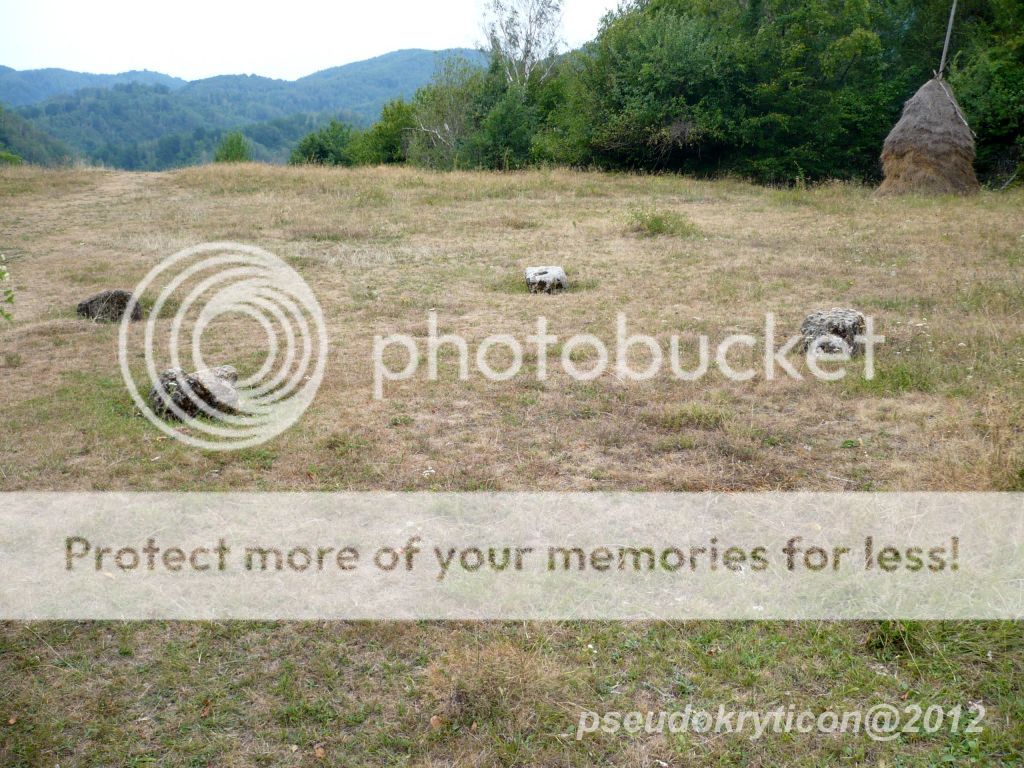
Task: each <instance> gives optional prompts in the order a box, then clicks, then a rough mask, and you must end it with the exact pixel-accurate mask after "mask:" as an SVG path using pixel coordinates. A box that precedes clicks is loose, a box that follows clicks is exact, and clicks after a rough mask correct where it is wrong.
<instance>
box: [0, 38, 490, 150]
mask: <svg viewBox="0 0 1024 768" xmlns="http://www.w3.org/2000/svg"><path fill="white" fill-rule="evenodd" d="M452 56H463V57H465V58H467V59H469V60H471V61H475V62H479V63H480V64H481V65H482V64H483V62H484V57H483V54H481V53H480V52H479V51H475V50H471V49H465V48H456V49H449V50H445V51H425V50H419V49H412V50H404V51H395V52H393V53H388V54H385V55H383V56H378V57H376V58H373V59H368V60H366V61H359V62H355V63H352V64H346V65H344V66H341V67H334V68H332V69H325V70H323V71H321V72H316V73H314V74H312V75H308V76H307V77H303V78H300V79H298V80H275V79H273V78H268V77H259V76H256V75H221V76H218V77H211V78H206V79H204V80H195V81H193V82H190V83H186V84H184V85H177V84H176V85H175V87H173V88H172V87H171V86H169V85H166V84H139V83H119V84H113V85H112V86H105V87H102V88H85V89H79V90H77V91H74V92H72V93H67V94H63V95H59V96H54V97H52V98H49V99H47V100H45V101H42V102H39V103H35V104H30V105H26V106H22V107H21V108H20V109H19V110H18V112H19V114H21V115H22V116H23V117H25V118H26V119H27V120H30V121H31V122H32V123H34V124H35V125H37V126H39V127H40V128H42V129H43V130H45V131H47V132H48V133H50V134H52V135H53V136H56V137H57V138H58V139H61V140H62V141H65V142H66V143H67V144H69V145H70V146H71V147H73V148H74V149H76V150H78V151H79V152H80V153H81V154H83V155H84V156H86V157H88V158H90V159H92V160H95V161H98V162H102V163H105V164H108V165H113V166H116V167H121V168H128V169H145V170H159V169H163V168H170V167H175V166H179V165H188V164H191V163H196V162H202V161H204V160H206V159H209V156H210V155H211V154H212V147H213V146H214V145H215V141H216V139H217V138H219V136H220V135H222V134H223V132H225V131H227V130H234V129H241V130H242V131H243V133H246V134H247V135H250V134H251V136H250V138H251V140H252V141H253V142H254V143H255V144H256V146H254V149H255V155H256V157H257V158H258V159H265V160H271V161H283V160H284V159H286V158H287V155H288V151H289V150H290V148H291V146H292V145H294V143H295V142H296V141H298V139H299V138H301V136H302V135H304V134H305V132H308V130H311V129H312V128H315V127H317V126H318V125H321V124H323V123H325V122H327V121H328V120H329V119H331V118H332V117H337V118H338V119H341V120H343V121H345V122H349V123H352V124H354V125H357V126H363V125H368V124H370V123H371V122H373V121H374V120H375V119H376V118H377V116H378V115H379V114H380V109H381V107H383V106H384V104H385V103H386V102H388V101H389V100H391V99H395V98H398V97H406V98H408V97H410V96H412V94H413V93H415V91H416V89H417V88H419V87H421V86H423V85H425V84H426V83H427V82H428V81H429V80H430V78H431V77H432V75H433V74H434V72H435V71H436V69H437V67H438V64H439V62H440V61H442V60H443V59H445V58H448V57H452ZM5 74H9V73H2V72H0V79H2V78H3V76H4V75H5ZM18 74H27V73H18ZM299 130H301V131H302V133H299V134H298V135H296V132H297V131H299ZM257 137H258V138H257ZM264 142H266V143H264Z"/></svg>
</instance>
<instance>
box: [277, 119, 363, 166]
mask: <svg viewBox="0 0 1024 768" xmlns="http://www.w3.org/2000/svg"><path fill="white" fill-rule="evenodd" d="M352 139H353V133H352V128H351V127H350V126H348V125H345V124H344V123H341V122H339V121H337V120H331V122H330V124H329V125H326V126H324V127H323V128H321V129H320V130H318V131H313V133H310V134H308V135H307V136H304V137H303V138H302V140H301V141H300V142H299V143H298V145H296V147H295V149H293V150H292V154H291V157H290V158H289V159H288V162H289V163H291V164H292V165H307V164H313V165H352V164H353V163H354V160H353V157H352V146H351V145H352Z"/></svg>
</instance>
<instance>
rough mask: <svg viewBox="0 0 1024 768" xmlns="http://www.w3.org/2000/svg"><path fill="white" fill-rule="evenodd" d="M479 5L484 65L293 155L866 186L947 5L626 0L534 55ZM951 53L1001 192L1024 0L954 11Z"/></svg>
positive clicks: (1016, 128) (1017, 115)
mask: <svg viewBox="0 0 1024 768" xmlns="http://www.w3.org/2000/svg"><path fill="white" fill-rule="evenodd" d="M547 4H548V5H549V6H550V7H551V8H552V9H553V10H555V11H557V10H558V7H559V5H560V3H558V2H557V0H548V3H547ZM491 7H492V8H493V9H494V10H495V11H496V12H497V13H499V14H501V13H504V14H505V17H504V18H498V19H497V21H496V22H492V27H491V29H492V33H491V58H490V66H489V68H487V69H480V68H477V67H474V66H470V65H469V64H460V63H458V62H448V64H447V65H446V66H445V67H444V68H442V70H441V71H440V72H439V73H438V74H437V75H436V76H435V78H434V80H433V81H432V82H431V83H430V84H429V85H428V86H426V87H424V88H422V89H420V90H419V91H418V92H417V93H416V94H415V96H414V97H413V98H412V99H411V100H410V101H408V102H406V101H399V102H395V103H392V104H391V105H389V107H388V108H387V109H385V111H384V113H383V115H382V118H381V120H380V121H379V122H378V123H377V124H375V125H374V126H373V127H372V128H371V129H369V130H368V131H364V132H359V131H339V130H337V129H331V128H328V129H325V130H323V131H321V132H319V133H317V134H314V135H313V136H311V137H307V138H306V139H304V140H303V142H302V143H301V144H300V145H299V146H298V147H297V148H296V152H294V153H293V156H292V161H293V162H324V161H325V160H324V158H335V160H329V161H336V162H346V163H359V162H370V163H373V162H409V163H415V164H420V165H425V166H430V167H436V168H454V167H459V168H497V169H511V168H520V167H523V166H526V165H530V164H537V163H554V164H569V165H575V166H593V167H599V168H608V169H642V170H649V171H661V170H672V171H684V172H688V173H695V174H721V173H734V174H739V175H742V176H745V177H750V178H754V179H758V180H761V181H766V182H794V181H799V180H802V179H807V180H814V179H823V178H839V179H854V178H855V179H867V180H872V179H875V178H877V176H878V174H879V170H880V169H879V162H878V157H879V152H880V149H881V146H882V142H883V140H884V139H885V136H886V134H887V132H888V131H889V130H890V129H891V127H892V126H893V124H894V123H895V121H896V120H897V119H898V118H899V114H900V109H901V106H902V104H903V102H904V101H905V100H906V99H907V98H909V97H910V96H911V95H912V94H913V93H914V92H915V91H916V90H917V88H918V87H920V86H921V85H922V84H923V83H924V82H925V81H926V80H928V79H929V78H930V77H932V76H933V73H934V71H935V70H936V69H938V66H939V57H940V52H941V50H942V43H943V38H944V36H945V31H946V23H947V19H948V15H949V7H950V4H949V1H948V0H634V2H631V3H627V4H625V5H623V6H621V7H620V8H619V10H618V11H617V12H615V13H612V14H610V15H609V16H607V17H606V18H605V19H604V21H603V23H602V26H601V29H600V31H599V34H598V35H597V37H596V39H595V40H594V41H593V42H591V43H589V44H588V45H586V46H584V47H583V48H582V49H581V50H578V51H574V52H571V53H569V54H567V55H563V56H557V57H555V56H548V58H547V59H545V60H541V59H539V58H538V55H537V52H538V50H541V49H542V48H543V46H538V45H537V44H536V43H537V41H536V40H531V39H530V37H529V35H530V34H531V31H530V29H528V28H527V26H526V25H525V24H524V23H523V19H522V17H516V16H515V15H514V13H513V14H511V15H510V11H509V9H510V8H512V9H513V10H514V8H515V3H514V2H513V3H507V2H502V1H501V0H495V1H494V2H492V5H491ZM952 50H953V52H954V55H953V56H952V60H951V66H950V68H949V71H948V72H947V79H948V80H949V82H950V83H951V85H952V86H953V89H954V90H955V92H956V93H957V95H958V98H959V100H960V103H961V104H962V106H963V109H964V111H965V113H966V115H967V118H968V120H969V122H970V124H971V127H972V128H973V130H974V132H975V133H976V136H977V150H978V160H977V167H978V171H979V173H980V175H981V176H982V177H983V178H985V179H988V180H990V181H994V182H998V180H1000V179H1003V178H1007V177H1009V176H1010V175H1011V174H1012V173H1013V172H1014V169H1015V168H1016V167H1017V166H1018V164H1019V163H1020V162H1021V156H1022V149H1024V138H1022V137H1024V3H1021V2H1020V0H964V1H963V2H961V3H960V10H959V12H958V14H957V19H956V25H955V27H954V34H953V39H952ZM332 141H334V142H339V141H344V142H345V146H337V147H334V148H332V149H330V150H328V149H325V146H324V145H329V144H330V143H331V142H332ZM304 148H305V149H304ZM310 148H313V149H315V151H307V150H309V149H310Z"/></svg>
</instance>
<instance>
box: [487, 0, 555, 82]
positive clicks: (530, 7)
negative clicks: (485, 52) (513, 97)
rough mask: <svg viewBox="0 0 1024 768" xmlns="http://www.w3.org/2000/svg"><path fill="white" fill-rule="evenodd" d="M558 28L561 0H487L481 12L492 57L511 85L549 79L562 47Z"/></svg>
mask: <svg viewBox="0 0 1024 768" xmlns="http://www.w3.org/2000/svg"><path fill="white" fill-rule="evenodd" d="M561 26H562V0H488V3H487V6H486V10H485V12H484V30H485V31H486V33H487V43H488V45H490V48H491V57H492V58H493V59H495V60H496V61H498V62H500V63H501V66H502V69H503V70H504V72H505V78H506V79H507V81H508V82H509V83H510V84H513V85H519V86H526V85H528V84H529V83H530V82H531V81H532V80H533V79H539V80H544V79H545V78H547V77H548V75H549V74H550V73H551V68H552V66H553V65H554V62H555V56H556V55H557V54H558V49H559V47H560V46H561V45H562V38H561Z"/></svg>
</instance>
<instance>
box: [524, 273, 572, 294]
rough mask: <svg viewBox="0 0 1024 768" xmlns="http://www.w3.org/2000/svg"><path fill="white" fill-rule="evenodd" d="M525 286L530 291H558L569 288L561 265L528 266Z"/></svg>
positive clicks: (567, 279)
mask: <svg viewBox="0 0 1024 768" xmlns="http://www.w3.org/2000/svg"><path fill="white" fill-rule="evenodd" d="M526 287H527V288H528V289H529V291H530V293H558V292H560V291H567V290H569V278H568V277H567V276H566V274H565V270H564V269H562V268H561V267H528V268H527V270H526Z"/></svg>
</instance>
